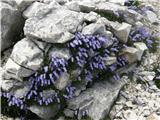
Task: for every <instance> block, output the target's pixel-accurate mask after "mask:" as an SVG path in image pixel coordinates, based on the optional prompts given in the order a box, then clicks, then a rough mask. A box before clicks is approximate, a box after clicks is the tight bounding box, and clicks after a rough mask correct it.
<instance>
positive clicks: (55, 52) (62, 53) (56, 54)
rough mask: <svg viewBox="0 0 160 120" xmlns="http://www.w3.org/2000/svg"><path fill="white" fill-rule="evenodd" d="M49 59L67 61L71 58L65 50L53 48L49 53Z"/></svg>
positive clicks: (67, 50)
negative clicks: (55, 58)
mask: <svg viewBox="0 0 160 120" xmlns="http://www.w3.org/2000/svg"><path fill="white" fill-rule="evenodd" d="M49 57H50V58H51V57H58V58H64V59H66V60H68V59H69V58H70V57H71V53H70V51H69V49H67V48H61V47H57V46H53V47H52V49H51V50H50V51H49Z"/></svg>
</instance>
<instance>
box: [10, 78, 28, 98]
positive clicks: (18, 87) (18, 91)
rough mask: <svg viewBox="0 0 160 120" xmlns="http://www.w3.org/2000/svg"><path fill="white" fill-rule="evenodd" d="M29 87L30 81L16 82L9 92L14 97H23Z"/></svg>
mask: <svg viewBox="0 0 160 120" xmlns="http://www.w3.org/2000/svg"><path fill="white" fill-rule="evenodd" d="M30 89H31V82H29V81H25V82H17V83H16V84H14V86H13V88H12V89H11V91H10V92H11V94H13V95H14V96H15V97H16V98H24V97H25V95H26V94H27V93H28V92H29V90H30Z"/></svg>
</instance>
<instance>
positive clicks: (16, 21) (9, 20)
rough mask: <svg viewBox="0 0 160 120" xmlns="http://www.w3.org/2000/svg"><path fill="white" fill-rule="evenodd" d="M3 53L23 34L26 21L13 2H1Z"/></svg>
mask: <svg viewBox="0 0 160 120" xmlns="http://www.w3.org/2000/svg"><path fill="white" fill-rule="evenodd" d="M0 9H1V51H3V50H4V49H6V48H8V47H10V46H11V45H12V44H13V42H15V41H16V39H17V38H18V36H19V35H20V33H21V32H22V29H23V25H24V20H23V18H22V16H21V13H20V11H18V9H17V8H16V4H15V2H13V1H2V2H1V7H0Z"/></svg>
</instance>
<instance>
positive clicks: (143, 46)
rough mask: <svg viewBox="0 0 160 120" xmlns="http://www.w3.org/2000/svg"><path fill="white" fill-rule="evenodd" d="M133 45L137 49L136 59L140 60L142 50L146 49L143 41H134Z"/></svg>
mask: <svg viewBox="0 0 160 120" xmlns="http://www.w3.org/2000/svg"><path fill="white" fill-rule="evenodd" d="M134 46H135V47H136V48H137V49H139V56H138V60H141V57H142V55H143V53H144V51H145V50H147V49H148V48H147V46H146V44H145V43H143V42H135V43H134Z"/></svg>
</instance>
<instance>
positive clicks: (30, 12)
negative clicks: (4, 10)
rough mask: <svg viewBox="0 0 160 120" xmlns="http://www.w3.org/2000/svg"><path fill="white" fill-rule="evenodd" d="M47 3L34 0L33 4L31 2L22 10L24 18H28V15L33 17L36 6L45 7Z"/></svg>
mask: <svg viewBox="0 0 160 120" xmlns="http://www.w3.org/2000/svg"><path fill="white" fill-rule="evenodd" d="M46 6H47V5H46V4H44V3H40V2H34V3H33V4H31V5H30V6H29V7H28V8H27V9H26V10H25V11H24V12H23V16H24V17H25V18H30V17H34V16H35V14H36V12H37V10H38V8H40V7H41V8H42V7H46Z"/></svg>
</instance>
